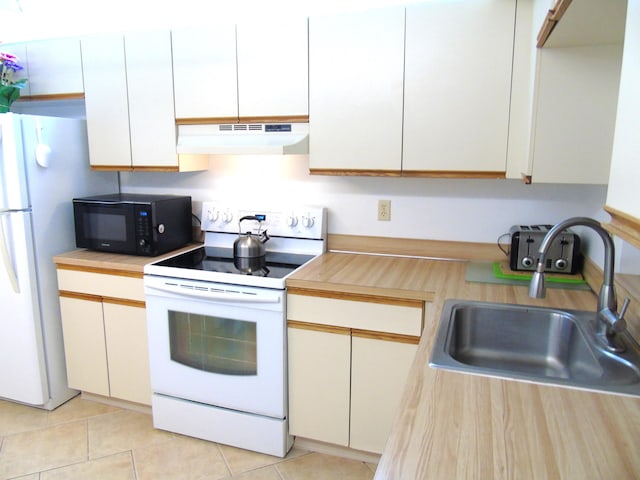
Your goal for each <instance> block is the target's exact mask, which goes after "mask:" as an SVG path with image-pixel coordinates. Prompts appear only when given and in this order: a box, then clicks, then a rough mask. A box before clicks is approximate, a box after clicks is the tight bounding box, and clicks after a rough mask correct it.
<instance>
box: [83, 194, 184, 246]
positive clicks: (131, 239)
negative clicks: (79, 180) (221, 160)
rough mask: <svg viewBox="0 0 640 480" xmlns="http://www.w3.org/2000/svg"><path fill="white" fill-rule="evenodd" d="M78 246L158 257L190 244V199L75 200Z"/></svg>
mask: <svg viewBox="0 0 640 480" xmlns="http://www.w3.org/2000/svg"><path fill="white" fill-rule="evenodd" d="M73 218H74V222H75V231H76V232H75V233H76V246H77V247H79V248H88V249H90V250H100V251H104V252H112V253H125V254H129V255H143V256H150V257H151V256H155V255H160V254H162V253H166V252H169V251H171V250H174V249H176V248H180V247H182V246H183V245H186V244H187V243H189V242H190V241H191V237H192V232H191V197H188V196H178V195H145V194H136V193H114V194H109V195H97V196H93V197H84V198H74V199H73Z"/></svg>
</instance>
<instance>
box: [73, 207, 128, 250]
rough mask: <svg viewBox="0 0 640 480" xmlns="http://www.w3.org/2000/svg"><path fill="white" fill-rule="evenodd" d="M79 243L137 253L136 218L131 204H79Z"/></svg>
mask: <svg viewBox="0 0 640 480" xmlns="http://www.w3.org/2000/svg"><path fill="white" fill-rule="evenodd" d="M74 208H75V209H76V213H75V222H76V245H77V246H78V247H80V248H89V249H92V250H102V251H107V252H109V251H112V252H119V253H125V254H135V253H136V244H135V237H136V235H135V219H134V211H133V208H132V207H131V206H129V205H123V204H115V205H100V204H91V203H89V204H76V205H74Z"/></svg>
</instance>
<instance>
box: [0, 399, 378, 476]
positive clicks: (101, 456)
mask: <svg viewBox="0 0 640 480" xmlns="http://www.w3.org/2000/svg"><path fill="white" fill-rule="evenodd" d="M375 468H376V466H375V465H371V464H367V463H363V462H359V461H354V460H347V459H343V458H340V457H335V456H330V455H324V454H319V453H313V452H308V451H304V450H300V449H297V448H296V447H295V446H294V447H293V449H292V450H291V452H289V455H288V456H287V457H286V458H284V459H281V458H277V457H271V456H268V455H262V454H259V453H255V452H249V451H247V450H241V449H238V448H233V447H229V446H225V445H219V444H216V443H211V442H206V441H203V440H197V439H194V438H190V437H186V436H182V435H178V434H173V433H169V432H164V431H161V430H155V429H154V428H153V426H152V421H151V416H150V415H147V414H143V413H138V412H133V411H129V410H123V409H120V408H116V407H112V406H108V405H103V404H101V403H96V402H93V401H89V400H85V399H82V398H80V397H75V398H74V399H72V400H70V401H69V402H67V403H66V404H64V405H62V406H60V407H58V408H57V409H56V410H54V411H52V412H47V411H44V410H40V409H37V408H31V407H27V406H24V405H18V404H15V403H12V402H6V401H2V400H0V479H2V480H4V479H20V480H75V479H82V480H87V479H99V480H120V479H123V480H124V479H127V480H147V479H154V480H157V479H171V480H190V479H198V480H215V479H244V480H258V479H260V480H262V479H264V480H302V479H314V480H323V479H330V480H335V479H340V480H347V479H353V480H360V479H371V478H373V474H374V471H375Z"/></svg>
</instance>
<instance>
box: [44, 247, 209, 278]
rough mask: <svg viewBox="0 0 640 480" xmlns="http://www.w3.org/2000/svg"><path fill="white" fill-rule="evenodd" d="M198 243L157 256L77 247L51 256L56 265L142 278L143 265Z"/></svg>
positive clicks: (191, 248)
mask: <svg viewBox="0 0 640 480" xmlns="http://www.w3.org/2000/svg"><path fill="white" fill-rule="evenodd" d="M200 246H201V244H199V243H192V244H189V245H187V246H184V247H182V248H179V249H177V250H172V251H171V252H167V253H165V254H163V255H158V256H157V257H141V256H138V255H122V254H120V253H107V252H96V251H92V250H85V249H78V250H72V251H70V252H65V253H61V254H60V255H56V256H54V257H53V262H54V263H55V264H56V265H57V266H58V267H63V268H64V267H83V268H85V269H91V270H104V271H106V272H112V273H114V274H117V273H119V272H121V273H131V274H139V275H140V277H141V278H142V274H143V271H144V266H145V265H146V264H148V263H153V262H156V261H158V260H161V259H163V258H167V257H170V256H172V255H175V254H177V253H182V252H186V251H187V250H193V249H194V248H198V247H200Z"/></svg>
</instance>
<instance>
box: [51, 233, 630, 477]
mask: <svg viewBox="0 0 640 480" xmlns="http://www.w3.org/2000/svg"><path fill="white" fill-rule="evenodd" d="M197 246H199V245H190V246H187V247H185V248H183V249H180V250H178V251H175V252H171V253H169V254H166V255H164V256H169V255H172V254H174V253H177V252H179V251H184V250H189V249H192V248H196V247H197ZM162 257H163V256H160V257H153V258H150V257H136V256H130V255H116V254H106V253H100V252H90V251H87V250H75V251H72V252H68V253H64V254H61V255H58V256H56V257H54V261H55V262H56V264H57V265H59V266H71V267H85V268H96V269H100V270H112V271H114V272H115V273H117V272H118V271H127V272H133V273H138V274H140V275H141V274H142V271H143V268H144V265H145V264H147V263H150V262H153V261H156V260H158V259H159V258H162ZM465 269H466V262H463V261H442V260H428V259H423V258H408V257H390V256H382V255H363V254H349V253H327V254H324V255H322V256H321V257H319V258H317V259H316V260H314V261H313V262H311V263H310V264H309V265H307V266H305V267H304V268H303V269H302V270H300V271H298V272H296V273H295V274H294V275H292V276H291V277H289V278H288V279H287V286H288V287H289V288H291V289H295V288H302V289H307V290H316V291H324V292H332V293H343V294H348V295H353V296H365V297H392V298H401V299H402V298H407V299H413V300H415V299H418V300H424V301H426V302H431V308H428V309H427V310H426V311H427V317H426V319H425V330H424V332H423V335H422V339H421V342H420V345H419V348H418V353H417V354H416V358H415V360H414V364H413V366H412V370H411V373H410V375H409V380H408V383H407V385H406V386H405V392H404V396H403V400H402V404H401V408H400V409H399V411H398V414H397V417H396V420H395V423H394V427H393V429H392V431H391V435H390V437H389V440H388V442H387V445H386V448H385V451H384V453H383V455H382V458H381V460H380V463H379V465H378V469H377V472H376V476H375V478H376V479H379V480H382V479H407V480H416V479H454V478H455V479H457V478H471V479H510V478H517V479H521V478H536V479H537V478H554V479H556V478H560V479H562V478H567V479H568V478H571V479H574V478H576V479H588V478H625V479H626V478H640V455H638V454H637V449H638V445H640V399H635V398H630V397H623V396H619V395H610V394H599V393H592V392H585V391H579V390H571V389H567V388H562V387H552V386H542V385H535V384H530V383H525V382H518V381H508V380H500V379H496V378H488V377H482V376H477V375H469V374H462V373H455V372H448V371H445V370H436V369H432V368H430V367H429V366H428V360H429V357H430V354H431V347H432V344H433V340H434V338H435V333H436V330H437V326H438V322H439V316H440V311H441V310H442V304H443V303H444V301H445V300H446V299H447V298H461V299H470V300H482V301H494V302H504V303H518V304H530V305H541V306H552V307H558V308H569V309H586V310H590V309H595V304H596V298H595V295H593V294H592V293H591V292H588V291H579V290H562V289H549V290H548V291H547V298H546V299H543V300H536V299H531V298H529V297H528V295H527V289H526V287H522V286H508V285H496V284H483V283H471V282H466V281H465ZM634 320H635V319H634Z"/></svg>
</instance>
